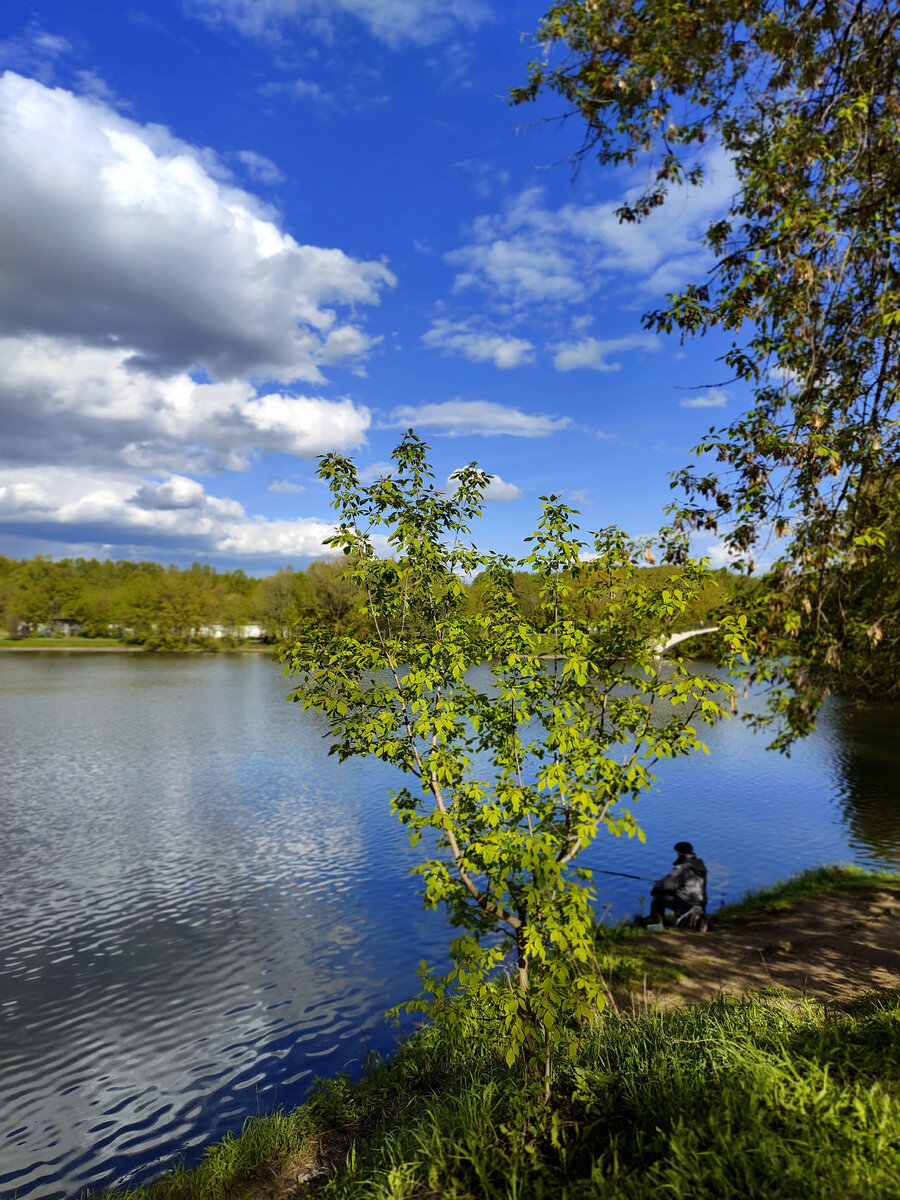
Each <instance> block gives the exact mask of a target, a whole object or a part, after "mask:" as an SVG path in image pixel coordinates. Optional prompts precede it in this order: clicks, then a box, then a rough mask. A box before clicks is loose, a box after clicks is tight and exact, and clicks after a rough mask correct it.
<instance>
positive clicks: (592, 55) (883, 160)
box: [512, 0, 900, 746]
mask: <svg viewBox="0 0 900 1200" xmlns="http://www.w3.org/2000/svg"><path fill="white" fill-rule="evenodd" d="M898 31H900V8H898V6H897V5H896V4H895V3H893V0H860V2H857V0H704V2H703V3H695V4H686V3H683V0H604V3H602V4H601V3H593V2H588V0H578V2H576V0H562V2H560V3H554V4H553V5H552V6H551V7H550V9H549V11H548V13H547V15H546V16H545V18H544V19H543V22H542V23H541V26H540V29H539V31H538V34H537V40H538V42H539V43H540V44H541V45H542V46H543V47H544V50H545V57H543V58H541V59H540V60H538V61H536V62H534V63H533V64H532V65H531V68H530V81H529V83H528V84H527V86H525V87H520V88H516V89H513V93H512V96H513V100H514V101H515V102H516V103H521V102H524V101H528V100H531V99H534V98H535V97H536V96H537V95H538V93H540V92H542V91H544V90H549V91H550V92H551V93H555V94H558V95H560V96H562V97H563V98H564V99H565V100H566V101H567V102H568V103H569V104H570V106H571V108H572V110H574V112H576V113H577V114H578V115H579V116H580V118H581V119H582V120H583V122H584V128H585V140H584V144H583V146H582V150H581V155H582V156H583V155H588V154H593V155H596V157H597V159H598V160H599V162H600V163H602V164H603V163H606V164H608V163H612V164H615V163H621V162H628V163H630V164H633V163H635V162H637V161H638V159H639V158H641V157H649V158H650V160H651V162H652V163H653V165H654V168H655V170H653V171H651V175H650V177H649V178H650V182H649V184H648V186H647V187H646V189H645V190H644V192H643V193H642V194H641V195H640V196H639V197H638V198H637V199H635V200H633V201H630V202H629V203H628V204H626V205H624V206H623V207H622V208H621V209H620V212H619V216H620V217H621V219H622V220H624V221H635V220H640V219H642V218H643V217H645V216H646V215H647V214H648V213H649V212H651V211H653V209H654V208H656V207H657V206H658V205H659V204H660V203H662V201H663V199H664V198H665V195H666V192H667V190H668V189H669V188H670V187H671V186H672V185H673V184H678V183H685V182H686V183H687V184H697V183H700V182H701V181H702V178H703V154H704V153H705V149H708V148H709V147H710V146H712V145H718V146H720V147H722V148H723V149H724V151H725V152H726V154H727V156H728V159H729V161H730V163H731V165H732V167H733V169H734V172H735V176H736V191H735V194H734V197H733V199H732V201H731V204H730V206H729V208H728V211H727V212H725V213H724V214H723V215H722V216H721V217H720V218H719V219H717V220H714V221H713V222H712V223H711V224H710V226H709V228H708V230H707V233H706V238H705V240H706V244H707V245H708V247H709V248H710V249H711V250H712V252H713V255H714V257H715V266H714V267H713V269H712V270H711V271H710V273H709V276H708V277H707V278H706V279H704V280H697V281H695V282H694V283H693V284H692V285H690V286H689V287H687V288H686V289H685V290H684V291H683V292H681V293H680V294H676V295H671V296H669V297H668V303H667V305H666V307H664V308H663V309H661V310H659V311H657V312H652V313H649V314H648V315H647V317H646V318H645V321H646V324H647V325H648V327H650V328H654V329H664V330H673V329H676V330H679V331H680V333H681V335H682V337H683V338H684V337H686V336H693V335H696V334H703V333H705V332H706V331H707V330H710V329H712V328H713V327H718V328H720V329H722V330H724V331H725V332H726V333H728V334H730V335H731V336H732V339H733V340H732V342H731V346H730V349H729V350H728V351H727V353H726V354H725V355H724V361H725V363H726V365H727V367H728V368H729V369H730V372H731V374H732V375H733V377H734V378H735V379H737V380H741V381H744V382H745V383H746V384H748V385H749V387H750V388H751V389H752V391H753V397H754V399H753V405H752V408H751V409H750V411H749V412H747V413H746V414H745V415H743V416H741V417H740V418H738V419H737V420H736V421H734V422H733V423H732V424H730V425H729V426H727V427H726V428H724V429H719V430H711V431H710V434H709V436H708V438H706V439H705V440H704V442H703V443H702V444H701V445H700V446H698V447H697V453H699V454H701V455H702V456H703V461H701V462H699V463H698V464H696V465H695V464H691V465H689V466H687V467H686V468H685V469H684V470H683V471H681V472H680V473H679V474H678V475H677V476H676V477H675V479H674V481H673V486H680V487H681V488H682V489H683V496H684V499H682V500H681V501H679V502H678V503H676V504H675V505H674V506H673V510H672V511H673V525H672V529H671V531H670V533H671V536H672V538H673V541H672V546H671V548H672V552H673V553H674V554H675V555H676V556H677V555H679V554H682V553H684V549H683V547H684V544H685V535H686V534H687V533H689V532H690V531H691V530H694V529H706V530H717V529H718V530H719V531H720V532H721V533H722V534H723V537H724V541H725V542H726V544H727V545H728V546H729V547H731V548H732V549H733V550H734V551H735V552H736V554H737V555H738V556H739V559H740V560H741V561H742V562H743V563H744V564H745V565H746V566H747V568H748V569H752V566H753V560H754V559H758V558H759V557H760V555H761V554H763V553H767V552H768V553H775V554H776V555H777V561H776V562H775V564H774V566H773V567H772V568H771V570H770V571H769V572H768V573H767V575H766V577H765V579H764V580H763V586H761V587H760V588H759V589H758V590H757V592H756V593H755V609H754V618H755V619H754V622H753V624H754V627H755V628H756V630H757V631H758V642H757V645H756V655H755V661H754V664H753V670H754V671H755V673H756V674H757V675H758V676H759V677H760V678H762V679H764V680H766V681H768V682H769V683H770V684H771V685H772V687H773V689H774V698H775V699H774V705H773V711H774V712H775V713H780V714H781V715H782V716H783V717H784V718H785V719H786V723H787V732H786V733H785V734H783V735H782V736H781V737H779V738H778V739H776V741H777V742H778V744H780V745H782V746H785V745H787V744H789V741H790V737H791V735H792V734H796V733H801V734H802V733H804V732H806V731H808V729H809V728H811V726H812V722H813V720H814V716H815V713H816V710H817V707H818V705H819V703H820V702H821V699H822V697H823V695H825V694H826V693H827V691H828V690H829V689H831V688H834V687H839V688H840V689H841V690H843V691H844V692H848V693H852V694H854V695H858V696H888V697H891V698H898V697H900V670H898V665H900V573H898V561H900V556H898V548H900V545H898V543H900V537H898V535H900V503H898V501H900V470H898V427H897V423H896V409H897V401H898V388H900V300H898V290H897V285H898V278H900V274H898V272H900V228H898V214H900V156H898V154H897V145H898V132H900V100H898V94H900V37H898ZM554 49H556V50H559V49H561V50H562V52H563V57H562V61H560V57H559V55H555V54H554V53H553V51H554ZM773 545H774V551H773V549H772V546H773Z"/></svg>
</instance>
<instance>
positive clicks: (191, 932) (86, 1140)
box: [0, 655, 900, 1200]
mask: <svg viewBox="0 0 900 1200" xmlns="http://www.w3.org/2000/svg"><path fill="white" fill-rule="evenodd" d="M0 672H2V675H0V682H2V692H0V723H2V728H3V729H4V734H5V739H4V742H5V745H4V755H3V756H2V760H0V796H2V799H0V817H2V819H3V822H4V830H5V832H6V838H5V843H4V847H3V849H2V851H0V862H2V867H3V873H4V888H3V894H2V898H0V929H2V930H3V941H2V946H0V1131H3V1132H2V1134H0V1193H2V1194H3V1195H4V1196H6V1195H10V1196H11V1195H12V1194H13V1193H14V1192H15V1193H16V1194H17V1195H18V1197H19V1198H20V1200H26V1198H28V1200H43V1198H49V1197H62V1196H72V1195H74V1194H76V1193H78V1192H79V1191H81V1190H82V1189H84V1188H88V1187H90V1188H95V1189H96V1188H100V1187H103V1186H104V1185H108V1184H113V1183H121V1182H125V1181H128V1182H131V1183H139V1182H144V1181H146V1180H148V1179H150V1178H152V1177H153V1176H154V1175H156V1174H158V1173H159V1172H160V1171H161V1170H163V1169H164V1168H165V1167H166V1166H168V1165H170V1164H171V1163H172V1161H173V1159H174V1158H175V1156H176V1155H178V1154H179V1153H182V1152H184V1153H185V1154H186V1157H187V1159H188V1161H196V1159H197V1158H198V1157H199V1156H200V1153H201V1152H202V1148H203V1147H204V1146H205V1145H207V1144H208V1143H209V1142H210V1141H212V1140H214V1139H215V1138H217V1137H220V1136H222V1134H223V1133H224V1132H225V1131H226V1130H229V1129H231V1130H234V1129H238V1128H240V1126H241V1125H242V1123H243V1121H244V1120H245V1118H246V1117H247V1116H248V1115H251V1114H253V1113H255V1112H257V1111H266V1110H268V1109H271V1108H274V1107H276V1106H277V1105H280V1104H284V1105H291V1104H293V1103H296V1102H297V1101H298V1100H300V1099H301V1098H302V1097H303V1095H304V1094H305V1091H306V1089H307V1088H308V1086H309V1084H310V1082H311V1080H312V1079H313V1078H314V1077H315V1076H317V1075H320V1076H328V1075H331V1074H334V1073H335V1072H337V1071H339V1070H342V1069H348V1068H350V1069H358V1064H359V1058H360V1055H361V1054H362V1052H363V1048H364V1047H366V1046H368V1047H370V1048H372V1049H374V1050H378V1051H382V1052H387V1051H389V1050H390V1048H391V1047H392V1045H393V1039H394V1036H395V1035H394V1033H393V1031H392V1030H391V1029H390V1028H389V1027H388V1026H387V1025H386V1024H385V1022H384V1021H383V1018H382V1014H383V1012H384V1010H385V1009H386V1008H387V1007H389V1006H391V1005H393V1004H396V1003H398V1002H399V1001H401V1000H403V999H406V998H407V997H408V996H410V995H411V994H413V992H414V991H415V990H416V986H417V981H416V978H415V970H416V967H417V965H418V962H419V960H420V959H421V958H422V957H423V956H424V957H426V958H429V959H431V960H432V961H435V960H440V958H441V956H442V955H443V953H444V947H445V945H446V942H447V938H448V934H447V931H446V928H445V927H444V925H443V924H442V922H441V919H440V917H439V916H438V915H436V914H430V913H423V912H422V909H421V902H420V899H419V897H418V895H417V894H416V888H417V887H418V882H417V881H416V880H414V879H410V877H409V875H408V872H409V869H410V867H411V866H412V865H413V864H414V862H415V861H416V855H415V854H414V853H413V852H412V851H410V849H409V848H408V847H407V845H406V844H405V841H404V838H403V834H402V831H400V830H399V829H398V828H397V826H396V825H395V823H394V821H393V820H392V818H391V817H390V815H389V813H388V811H387V805H386V804H385V799H384V797H385V793H386V792H387V791H388V790H389V789H390V788H391V787H392V786H395V785H396V777H395V776H394V775H393V773H392V772H391V771H390V769H389V768H387V767H385V766H384V765H383V764H380V763H347V764H343V765H341V764H339V763H337V762H336V761H335V759H334V758H330V757H328V755H327V754H326V753H325V749H324V744H323V741H322V733H323V727H322V725H321V723H320V722H319V720H318V718H316V717H315V716H314V715H313V714H308V713H307V714H302V713H300V712H299V711H298V709H297V707H296V706H289V705H286V704H285V703H284V699H283V697H284V694H285V690H286V688H285V681H284V680H283V678H282V676H281V673H280V670H279V669H278V668H277V667H275V666H273V665H272V664H271V663H269V662H268V661H266V660H265V659H264V658H261V657H254V656H222V657H220V658H213V657H209V658H205V659H196V658H192V659H188V658H185V657H179V656H173V657H166V656H141V655H127V656H126V655H123V656H116V655H102V656H99V655H98V656H91V655H87V656H82V657H78V656H68V655H67V656H53V655H46V656H44V655H28V656H24V655H23V656H20V657H15V656H12V655H5V656H2V658H0ZM896 726H897V719H896V716H894V715H892V714H886V713H876V714H875V716H874V718H873V720H872V722H871V723H870V724H869V725H866V724H865V723H863V724H859V722H857V723H856V724H854V723H853V722H852V721H850V722H847V721H844V720H843V718H842V715H841V712H840V708H839V706H837V705H834V706H832V709H831V710H829V713H828V714H827V717H826V720H825V721H824V722H823V727H822V729H821V731H820V733H819V734H818V735H817V737H816V739H814V740H813V741H811V742H809V743H807V744H806V745H804V746H803V747H801V748H800V749H799V750H798V751H797V752H796V753H795V755H794V756H793V757H792V759H791V760H785V759H781V758H777V757H774V756H765V755H762V754H761V744H760V743H759V742H758V741H754V739H753V738H752V736H751V735H749V734H748V733H747V732H746V730H744V729H742V728H741V727H740V725H739V724H738V723H736V722H730V723H726V724H723V725H721V726H718V727H717V728H716V729H714V730H713V731H712V732H711V735H710V738H709V741H710V745H711V749H712V754H711V756H710V758H709V759H703V760H694V761H692V762H690V763H683V762H682V763H671V764H666V765H665V767H664V768H663V769H662V770H661V773H660V784H659V789H658V792H657V793H656V794H655V795H653V796H651V797H649V798H648V799H646V800H644V801H642V802H641V806H640V809H639V816H640V819H641V824H642V825H643V827H644V829H645V830H646V832H647V835H648V843H649V845H648V847H638V846H637V844H636V843H634V842H628V843H622V842H611V841H610V840H609V839H606V840H604V839H601V840H600V841H598V843H597V844H596V845H595V846H594V847H593V848H592V850H591V851H590V853H589V855H588V858H587V860H586V862H585V865H592V866H595V867H599V868H601V869H603V868H604V867H608V868H609V869H614V870H624V871H633V872H635V873H636V874H660V873H662V871H663V870H664V869H665V867H666V863H667V860H668V858H669V847H670V846H671V844H672V843H673V842H674V841H676V840H678V839H679V838H681V837H690V838H691V840H693V841H695V842H696V843H697V844H698V848H700V849H701V850H702V852H703V854H704V857H705V858H706V860H707V862H708V863H709V865H710V868H711V873H712V888H711V890H712V892H713V896H714V898H715V899H719V898H725V897H730V896H732V895H734V893H735V892H736V891H742V890H744V889H745V888H746V887H749V886H756V885H759V884H763V883H766V882H769V881H770V880H771V879H772V878H774V877H775V876H777V875H779V874H781V875H783V874H786V873H788V872H790V871H792V870H794V869H797V868H798V867H802V866H804V865H807V864H810V863H812V862H817V861H824V860H830V861H833V860H838V859H843V860H846V859H849V858H855V859H856V860H857V861H861V862H866V863H871V864H883V865H886V864H888V863H892V864H894V865H898V864H900V814H898V812H897V806H896V802H895V801H894V798H893V797H894V791H893V782H892V781H893V779H894V778H895V777H896V769H897V766H898V763H897V761H896V755H894V756H893V757H892V756H891V754H890V753H887V752H886V751H885V749H884V747H885V746H886V745H887V746H890V745H895V746H896V745H898V739H897V737H896V733H897V728H896ZM786 798H789V801H790V808H789V812H786V803H785V801H786ZM608 883H609V885H610V886H607V884H608ZM645 886H646V885H642V884H634V883H629V882H628V881H624V880H607V879H601V878H600V877H599V876H598V890H599V892H600V895H599V897H598V903H599V904H608V905H609V906H610V911H612V912H613V913H623V912H627V911H629V909H632V908H634V907H636V905H637V903H638V900H639V898H640V892H641V889H642V888H645Z"/></svg>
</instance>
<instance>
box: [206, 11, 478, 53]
mask: <svg viewBox="0 0 900 1200" xmlns="http://www.w3.org/2000/svg"><path fill="white" fill-rule="evenodd" d="M191 7H192V9H193V11H194V12H196V13H198V14H199V15H201V16H203V17H205V19H206V20H207V21H210V22H213V23H227V24H229V25H231V26H233V27H234V28H236V29H238V30H239V31H240V32H241V33H243V34H245V35H247V36H249V37H271V36H273V35H275V36H278V35H279V34H281V33H282V32H285V31H289V30H290V29H291V28H292V27H297V28H299V29H301V30H302V31H303V33H304V34H307V35H308V34H310V33H311V34H313V35H317V36H319V37H324V38H331V37H333V36H334V33H335V25H336V23H337V21H338V20H339V19H340V18H345V17H351V18H355V19H356V20H358V21H360V22H362V24H364V25H365V26H366V27H367V28H368V30H369V32H370V33H371V34H372V35H373V36H374V37H376V38H378V40H379V41H382V42H385V43H386V44H387V45H389V46H400V45H402V44H404V43H410V42H412V43H415V44H418V45H426V44H428V43H431V42H436V41H440V40H442V39H444V38H446V37H447V35H448V34H450V33H451V32H452V31H453V30H454V29H457V30H458V29H460V28H462V29H469V30H472V29H476V28H477V27H478V26H479V25H481V24H482V23H483V22H484V21H485V20H487V19H488V18H489V15H490V12H489V7H488V5H487V4H486V3H485V0H193V4H192V5H191Z"/></svg>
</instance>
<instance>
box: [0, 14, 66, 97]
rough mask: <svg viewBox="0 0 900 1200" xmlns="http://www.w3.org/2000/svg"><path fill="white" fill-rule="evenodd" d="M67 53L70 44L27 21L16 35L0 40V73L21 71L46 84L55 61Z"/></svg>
mask: <svg viewBox="0 0 900 1200" xmlns="http://www.w3.org/2000/svg"><path fill="white" fill-rule="evenodd" d="M71 51H72V43H71V42H70V41H68V40H67V39H66V38H64V37H60V36H59V35H58V34H54V33H47V32H46V31H45V30H43V29H42V28H41V27H40V25H38V24H37V22H36V21H31V22H30V23H29V24H28V25H26V26H25V28H24V29H22V30H21V31H20V32H19V33H17V34H14V35H13V36H12V37H9V38H6V39H4V40H3V41H0V70H5V69H9V70H11V71H24V72H26V73H27V74H28V75H33V76H34V77H35V78H36V79H40V80H42V81H43V82H44V83H50V82H51V80H52V79H53V76H54V74H55V66H56V62H57V60H58V59H60V58H62V57H63V56H64V55H66V54H69V53H71Z"/></svg>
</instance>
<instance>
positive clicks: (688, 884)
mask: <svg viewBox="0 0 900 1200" xmlns="http://www.w3.org/2000/svg"><path fill="white" fill-rule="evenodd" d="M651 891H652V893H653V895H654V896H659V897H661V898H662V899H665V898H667V897H671V898H672V899H675V900H680V901H682V903H684V904H690V905H694V904H699V905H700V907H701V908H706V864H705V863H704V861H703V859H702V858H698V857H697V855H696V854H684V855H682V856H681V857H680V858H679V859H676V861H675V863H674V865H673V867H672V870H671V871H670V872H669V873H668V875H664V876H663V878H662V879H659V880H657V881H656V883H654V885H653V887H652V889H651Z"/></svg>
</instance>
